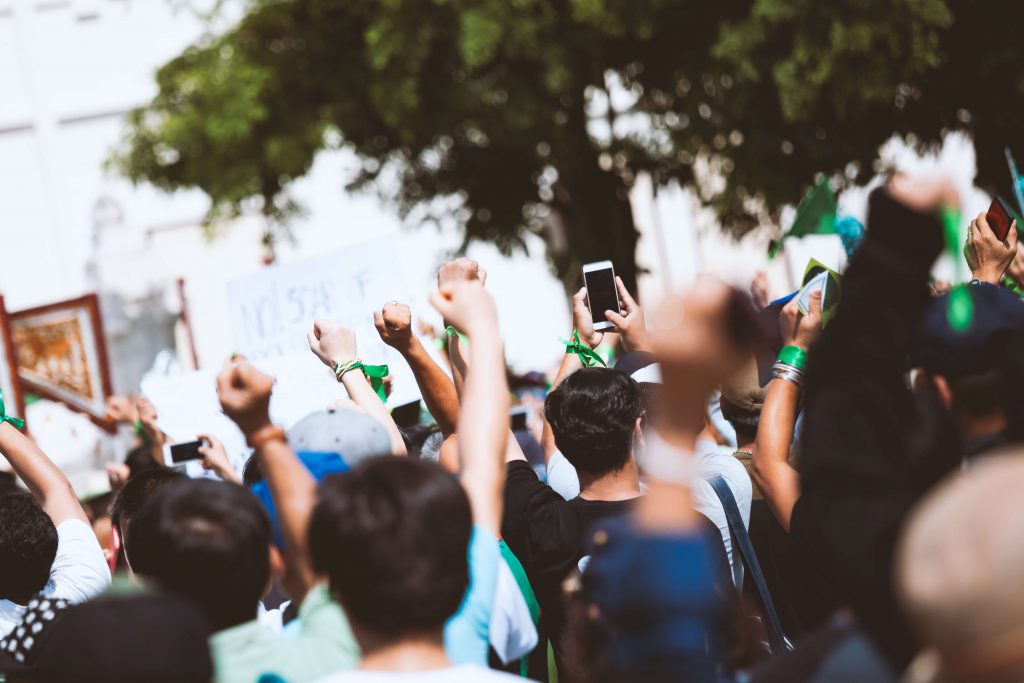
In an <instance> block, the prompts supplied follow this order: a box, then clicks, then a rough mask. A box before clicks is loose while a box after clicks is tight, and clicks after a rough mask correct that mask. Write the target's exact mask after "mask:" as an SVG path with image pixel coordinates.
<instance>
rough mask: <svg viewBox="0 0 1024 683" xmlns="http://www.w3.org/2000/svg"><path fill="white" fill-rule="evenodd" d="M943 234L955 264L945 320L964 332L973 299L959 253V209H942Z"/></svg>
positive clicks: (972, 311) (972, 317)
mask: <svg viewBox="0 0 1024 683" xmlns="http://www.w3.org/2000/svg"><path fill="white" fill-rule="evenodd" d="M942 227H943V234H944V235H945V237H946V250H947V251H948V252H949V255H950V257H951V258H952V259H953V264H954V266H955V273H956V275H955V277H956V280H957V283H958V284H957V285H956V286H954V287H953V290H952V291H951V292H950V293H949V302H948V304H947V305H946V320H948V321H949V326H950V327H952V328H953V329H954V330H956V331H957V332H964V331H966V330H967V328H968V327H970V326H971V321H972V320H974V301H973V300H972V299H971V293H970V292H969V291H967V285H966V284H965V283H964V281H963V280H964V277H963V267H964V266H963V261H964V259H962V258H961V255H960V249H959V245H960V211H959V210H958V209H956V208H955V207H951V206H947V207H943V209H942Z"/></svg>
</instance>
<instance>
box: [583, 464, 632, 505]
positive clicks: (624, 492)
mask: <svg viewBox="0 0 1024 683" xmlns="http://www.w3.org/2000/svg"><path fill="white" fill-rule="evenodd" d="M578 474H579V478H580V498H583V499H584V500H605V501H618V500H630V499H631V498H636V497H637V496H639V495H640V493H641V492H640V470H639V469H638V468H637V465H636V458H634V457H632V456H630V458H629V461H628V462H627V463H626V465H625V467H623V468H622V469H620V470H615V471H614V472H606V473H604V474H602V475H600V476H595V475H593V474H587V473H586V472H582V471H581V472H578Z"/></svg>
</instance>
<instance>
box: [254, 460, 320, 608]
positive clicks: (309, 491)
mask: <svg viewBox="0 0 1024 683" xmlns="http://www.w3.org/2000/svg"><path fill="white" fill-rule="evenodd" d="M253 457H258V458H260V465H261V466H262V468H263V473H264V476H265V477H266V480H267V485H268V486H269V487H270V495H271V496H272V497H273V498H274V506H275V507H276V508H277V515H278V519H279V520H280V521H281V531H282V533H283V534H284V542H285V544H286V545H287V547H288V558H289V562H291V563H292V567H293V568H294V569H296V570H297V571H298V573H299V576H300V577H301V578H302V583H303V586H304V587H305V588H307V589H308V588H309V587H310V586H311V585H312V584H313V582H314V574H313V568H312V563H311V561H310V558H309V545H308V542H307V537H308V533H309V520H310V518H311V517H312V515H313V508H314V507H315V506H316V480H314V479H313V475H311V474H310V473H309V470H307V469H306V466H305V465H303V464H302V462H301V461H300V460H299V459H298V457H297V456H296V455H295V453H293V452H292V449H291V447H289V446H288V444H287V443H285V442H284V441H269V442H267V443H265V444H264V445H262V446H261V447H260V448H258V449H257V450H256V452H255V453H254V454H253ZM291 597H292V599H293V600H296V601H298V602H301V601H302V597H303V596H301V595H299V596H296V595H293V596H291Z"/></svg>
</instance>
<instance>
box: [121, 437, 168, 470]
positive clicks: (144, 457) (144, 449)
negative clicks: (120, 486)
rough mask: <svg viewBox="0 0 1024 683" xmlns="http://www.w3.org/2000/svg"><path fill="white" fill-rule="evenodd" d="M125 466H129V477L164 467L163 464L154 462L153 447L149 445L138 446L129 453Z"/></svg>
mask: <svg viewBox="0 0 1024 683" xmlns="http://www.w3.org/2000/svg"><path fill="white" fill-rule="evenodd" d="M124 464H125V465H128V472H129V474H128V476H129V477H134V476H135V475H136V474H139V473H140V472H145V471H146V470H154V469H158V468H161V467H163V465H162V464H161V463H158V462H157V461H155V460H153V447H152V446H149V445H142V446H136V447H135V448H133V449H131V450H130V451H128V455H127V456H125V459H124Z"/></svg>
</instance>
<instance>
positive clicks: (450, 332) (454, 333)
mask: <svg viewBox="0 0 1024 683" xmlns="http://www.w3.org/2000/svg"><path fill="white" fill-rule="evenodd" d="M444 336H445V337H447V338H448V339H451V338H452V337H458V338H459V341H461V342H462V343H463V344H468V343H469V337H467V336H466V335H464V334H462V333H461V332H459V331H458V330H457V329H455V326H454V325H449V326H448V327H446V328H444Z"/></svg>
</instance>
